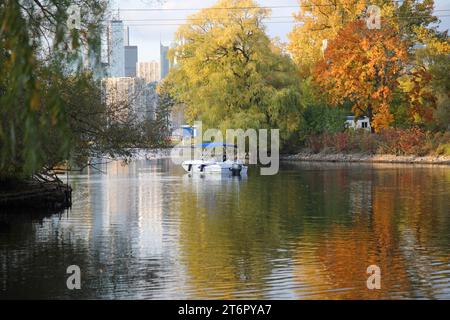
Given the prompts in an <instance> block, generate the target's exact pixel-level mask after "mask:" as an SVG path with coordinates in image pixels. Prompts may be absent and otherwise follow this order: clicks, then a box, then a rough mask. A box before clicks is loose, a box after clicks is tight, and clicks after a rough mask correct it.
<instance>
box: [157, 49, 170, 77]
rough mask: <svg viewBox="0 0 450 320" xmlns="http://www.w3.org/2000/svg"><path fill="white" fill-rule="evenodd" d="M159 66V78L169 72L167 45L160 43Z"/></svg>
mask: <svg viewBox="0 0 450 320" xmlns="http://www.w3.org/2000/svg"><path fill="white" fill-rule="evenodd" d="M159 47H160V50H159V51H160V67H161V80H162V79H164V78H165V77H166V76H167V74H168V73H169V69H170V63H169V47H168V46H163V45H162V44H160V46H159Z"/></svg>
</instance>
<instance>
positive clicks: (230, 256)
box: [0, 160, 450, 299]
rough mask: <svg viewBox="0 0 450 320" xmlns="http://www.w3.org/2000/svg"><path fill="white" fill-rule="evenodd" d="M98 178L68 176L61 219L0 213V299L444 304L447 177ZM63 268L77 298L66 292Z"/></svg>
mask: <svg viewBox="0 0 450 320" xmlns="http://www.w3.org/2000/svg"><path fill="white" fill-rule="evenodd" d="M103 170H104V171H105V173H100V172H98V171H93V170H91V171H89V172H85V173H83V174H78V175H73V176H71V177H70V181H71V183H72V184H73V187H74V194H73V207H72V209H71V210H68V211H66V212H63V213H61V214H42V213H38V212H21V213H14V214H12V213H2V214H0V298H18V297H19V298H61V299H66V298H89V299H91V298H99V299H103V298H114V299H115V298H118V299H133V298H139V299H141V298H142V299H240V298H250V299H253V298H255V299H355V298H356V299H358V298H362V299H376V298H387V299H398V298H447V299H449V298H450V167H438V166H434V167H432V166H403V165H362V164H361V165H358V164H311V163H309V164H308V163H291V164H284V165H283V166H282V168H281V171H280V173H279V174H278V175H277V176H259V170H258V169H257V168H251V169H250V174H249V176H248V177H247V178H242V179H240V178H226V179H218V178H217V177H214V176H210V177H205V178H200V177H189V176H187V175H185V174H184V172H183V171H182V169H180V168H178V167H175V166H174V165H172V164H171V162H170V161H169V160H155V161H137V162H133V163H132V164H130V165H128V166H123V165H122V164H121V163H111V164H109V165H108V166H107V167H106V166H105V167H104V168H103ZM69 265H78V266H79V267H80V268H81V281H82V288H81V290H74V291H70V290H68V289H67V287H66V279H67V277H68V276H69V275H67V274H66V268H67V267H68V266H69ZM369 265H378V266H379V267H380V268H381V273H382V274H381V286H382V287H381V290H368V289H367V286H366V281H367V278H368V275H367V273H366V269H367V267H368V266H369Z"/></svg>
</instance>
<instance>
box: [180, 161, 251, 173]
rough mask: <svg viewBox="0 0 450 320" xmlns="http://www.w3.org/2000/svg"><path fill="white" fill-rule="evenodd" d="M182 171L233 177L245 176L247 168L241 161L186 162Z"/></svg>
mask: <svg viewBox="0 0 450 320" xmlns="http://www.w3.org/2000/svg"><path fill="white" fill-rule="evenodd" d="M182 166H183V169H184V170H185V171H186V172H188V173H220V174H229V175H233V176H239V175H246V174H247V170H248V167H247V166H246V165H244V164H243V163H242V162H241V161H239V160H238V161H230V160H226V161H223V162H220V161H215V160H188V161H184V162H183V164H182Z"/></svg>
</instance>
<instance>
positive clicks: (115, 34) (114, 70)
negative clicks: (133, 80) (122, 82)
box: [108, 20, 125, 77]
mask: <svg viewBox="0 0 450 320" xmlns="http://www.w3.org/2000/svg"><path fill="white" fill-rule="evenodd" d="M123 30H124V29H123V22H122V21H121V20H112V21H111V22H110V25H109V32H108V64H109V70H108V74H109V76H110V77H123V76H125V49H124V32H123Z"/></svg>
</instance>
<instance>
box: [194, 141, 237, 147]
mask: <svg viewBox="0 0 450 320" xmlns="http://www.w3.org/2000/svg"><path fill="white" fill-rule="evenodd" d="M196 147H197V148H217V147H222V148H237V146H235V145H234V144H226V143H224V142H207V143H202V144H198V145H196Z"/></svg>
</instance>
